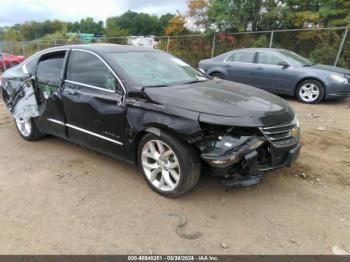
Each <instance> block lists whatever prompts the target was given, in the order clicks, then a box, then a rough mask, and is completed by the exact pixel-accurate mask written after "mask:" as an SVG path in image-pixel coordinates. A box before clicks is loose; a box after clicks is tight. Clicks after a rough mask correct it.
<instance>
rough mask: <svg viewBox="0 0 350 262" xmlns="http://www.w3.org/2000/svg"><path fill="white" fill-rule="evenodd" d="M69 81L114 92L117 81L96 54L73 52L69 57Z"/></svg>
mask: <svg viewBox="0 0 350 262" xmlns="http://www.w3.org/2000/svg"><path fill="white" fill-rule="evenodd" d="M67 80H71V81H75V82H78V83H81V84H87V85H92V86H96V87H100V88H105V89H109V90H114V89H115V87H116V86H117V79H116V78H115V76H114V75H113V73H112V72H111V71H110V70H109V69H108V67H107V66H106V65H105V64H104V63H103V62H102V61H101V59H99V58H98V57H97V56H95V55H94V54H91V53H88V52H84V51H77V50H73V51H72V52H71V54H70V56H69V62H68V67H67Z"/></svg>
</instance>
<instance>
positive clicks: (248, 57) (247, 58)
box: [226, 52, 255, 63]
mask: <svg viewBox="0 0 350 262" xmlns="http://www.w3.org/2000/svg"><path fill="white" fill-rule="evenodd" d="M254 56H255V52H237V53H234V54H232V55H231V56H229V57H228V58H227V60H226V61H228V62H241V63H253V61H254Z"/></svg>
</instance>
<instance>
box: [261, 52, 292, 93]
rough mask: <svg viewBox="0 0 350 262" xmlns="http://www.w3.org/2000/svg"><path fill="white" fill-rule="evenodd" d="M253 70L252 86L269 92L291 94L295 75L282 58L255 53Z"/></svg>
mask: <svg viewBox="0 0 350 262" xmlns="http://www.w3.org/2000/svg"><path fill="white" fill-rule="evenodd" d="M256 61H257V63H256V64H255V66H254V67H255V69H254V85H255V86H257V87H259V88H261V89H265V90H267V91H270V92H274V93H279V94H290V93H291V92H293V83H294V78H295V73H294V69H293V67H290V66H288V67H287V66H282V65H280V64H281V63H284V64H288V63H287V61H285V60H284V59H283V58H282V57H280V56H277V55H275V54H272V53H268V52H258V53H257V59H256Z"/></svg>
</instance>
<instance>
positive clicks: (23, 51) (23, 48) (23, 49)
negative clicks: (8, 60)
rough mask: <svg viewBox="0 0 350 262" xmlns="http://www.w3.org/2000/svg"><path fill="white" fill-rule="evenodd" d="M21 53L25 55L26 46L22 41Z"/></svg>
mask: <svg viewBox="0 0 350 262" xmlns="http://www.w3.org/2000/svg"><path fill="white" fill-rule="evenodd" d="M22 54H23V56H26V47H25V45H24V44H23V43H22Z"/></svg>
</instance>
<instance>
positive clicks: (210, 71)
mask: <svg viewBox="0 0 350 262" xmlns="http://www.w3.org/2000/svg"><path fill="white" fill-rule="evenodd" d="M214 72H218V73H221V74H222V75H224V76H225V78H226V79H227V78H228V73H227V71H226V69H224V68H222V67H219V66H214V67H210V68H209V69H208V71H207V75H210V74H212V73H214Z"/></svg>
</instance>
